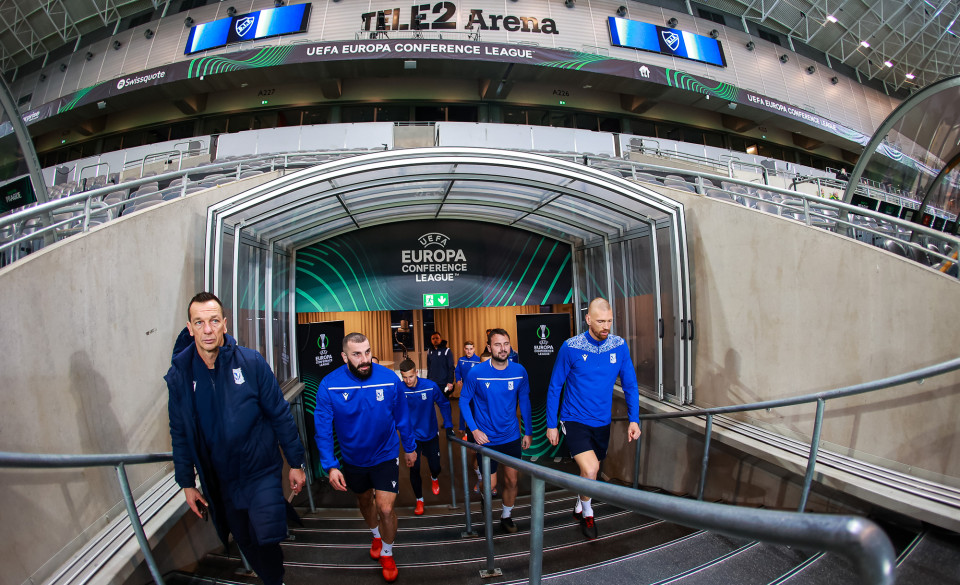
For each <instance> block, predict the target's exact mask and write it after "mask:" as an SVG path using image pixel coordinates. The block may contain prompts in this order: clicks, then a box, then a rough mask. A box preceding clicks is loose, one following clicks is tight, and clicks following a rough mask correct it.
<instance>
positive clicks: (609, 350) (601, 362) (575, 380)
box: [547, 298, 640, 539]
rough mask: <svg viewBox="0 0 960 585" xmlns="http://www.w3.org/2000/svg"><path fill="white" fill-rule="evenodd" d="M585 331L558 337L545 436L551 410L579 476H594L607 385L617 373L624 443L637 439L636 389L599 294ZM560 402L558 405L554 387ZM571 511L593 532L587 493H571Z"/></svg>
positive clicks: (601, 450) (555, 437)
mask: <svg viewBox="0 0 960 585" xmlns="http://www.w3.org/2000/svg"><path fill="white" fill-rule="evenodd" d="M586 321H587V331H586V332H584V333H581V334H580V335H577V336H575V337H571V338H570V339H568V340H566V341H564V342H563V345H562V346H560V351H559V352H557V361H556V362H555V363H554V365H553V374H552V375H551V376H550V386H549V387H548V388H547V439H548V440H549V441H550V443H551V444H553V445H556V444H557V443H558V442H559V441H560V434H559V432H558V431H557V411H558V410H559V411H560V417H559V420H560V425H561V426H562V427H563V429H564V434H565V435H566V438H567V445H568V446H569V447H570V454H571V455H573V458H574V460H575V461H576V462H577V465H578V466H579V467H580V477H585V478H587V479H594V480H595V479H597V473H598V472H599V470H600V462H601V461H603V458H604V457H606V455H607V445H608V444H609V443H610V419H611V409H612V407H613V386H614V384H615V383H616V381H617V378H618V377H619V378H620V387H621V388H623V397H624V399H625V400H626V403H627V418H628V419H629V420H630V424H629V426H628V427H627V442H628V443H629V442H630V441H633V440H635V439H639V438H640V394H639V390H638V388H637V374H636V372H635V371H634V369H633V360H631V359H630V349H629V348H628V347H627V343H626V342H625V341H624V340H623V338H622V337H617V336H616V335H610V327H611V326H612V325H613V311H612V310H611V308H610V303H609V302H607V301H606V300H605V299H601V298H596V299H594V300H593V301H591V302H590V306H589V307H588V310H587V317H586ZM564 385H566V390H565V391H564V392H563V404H560V392H561V390H563V388H564ZM573 514H574V516H577V517H578V518H579V519H580V528H581V530H582V531H583V534H584V536H586V537H587V538H588V539H594V538H596V537H597V527H596V524H595V522H594V520H593V507H592V504H591V501H590V498H589V497H588V496H584V495H581V496H580V497H578V498H577V503H576V506H575V507H574V512H573Z"/></svg>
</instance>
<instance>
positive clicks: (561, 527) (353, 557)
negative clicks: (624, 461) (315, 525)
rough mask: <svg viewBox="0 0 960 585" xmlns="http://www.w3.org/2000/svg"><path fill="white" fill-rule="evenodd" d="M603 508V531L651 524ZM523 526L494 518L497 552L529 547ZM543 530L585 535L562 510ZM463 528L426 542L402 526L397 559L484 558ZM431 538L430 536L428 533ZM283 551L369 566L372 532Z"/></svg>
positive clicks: (322, 561) (551, 534) (561, 537)
mask: <svg viewBox="0 0 960 585" xmlns="http://www.w3.org/2000/svg"><path fill="white" fill-rule="evenodd" d="M600 511H601V509H600V507H599V506H598V509H597V512H598V516H597V526H598V527H599V529H600V530H601V531H604V532H605V533H606V532H610V533H617V532H622V531H624V530H630V529H634V528H636V527H638V526H643V525H647V524H650V523H651V522H652V520H650V519H649V518H646V517H644V516H640V515H638V514H634V513H632V512H624V511H622V510H618V509H615V508H612V506H608V507H605V508H604V509H603V515H602V516H600V515H599V513H600ZM517 524H518V526H519V528H520V530H519V531H518V532H517V533H515V534H504V533H502V532H501V530H500V526H499V525H500V519H499V518H498V517H497V518H495V520H494V537H493V540H494V548H495V550H496V553H497V554H508V553H512V552H517V551H521V550H524V549H526V548H528V547H529V540H530V538H529V527H530V523H529V520H527V519H518V520H517ZM551 524H552V525H551V526H545V528H544V531H543V538H544V546H549V545H551V544H568V543H571V542H579V541H580V540H582V539H583V537H582V535H581V534H580V524H579V522H577V521H576V520H575V519H574V518H573V517H572V516H570V515H567V514H563V518H562V519H558V520H557V521H556V522H551ZM476 528H477V532H478V533H480V535H481V536H482V534H483V526H482V525H481V526H477V527H476ZM462 530H463V529H462V528H459V529H457V530H455V531H451V532H448V533H447V534H449V535H452V536H453V538H448V539H429V540H428V541H427V542H417V541H411V540H410V538H408V535H406V534H405V532H404V530H403V529H402V528H401V529H400V531H399V532H398V534H397V540H396V544H397V548H396V549H395V550H396V555H397V559H398V560H400V559H403V560H404V561H405V562H408V563H409V562H411V561H412V559H422V560H423V561H424V562H427V563H430V562H448V561H450V562H459V561H463V560H469V559H471V558H477V559H480V558H483V555H484V554H485V549H484V548H483V547H484V544H483V542H484V541H483V539H481V538H460V533H461V532H462ZM428 538H429V536H428ZM282 546H283V554H284V558H285V559H286V560H287V562H290V563H303V564H308V565H314V566H317V567H328V566H344V565H358V566H361V567H363V566H366V564H367V562H368V561H369V556H368V554H367V551H368V549H369V548H370V532H369V531H368V532H367V533H366V535H363V539H362V540H361V541H360V542H359V543H356V544H344V543H342V542H341V543H329V544H313V543H309V542H303V541H301V540H300V539H298V540H296V541H293V542H284V543H283V545H282Z"/></svg>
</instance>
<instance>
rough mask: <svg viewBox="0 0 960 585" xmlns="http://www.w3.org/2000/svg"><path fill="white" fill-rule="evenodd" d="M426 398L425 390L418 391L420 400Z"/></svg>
mask: <svg viewBox="0 0 960 585" xmlns="http://www.w3.org/2000/svg"><path fill="white" fill-rule="evenodd" d="M426 399H427V393H426V392H421V393H420V400H426Z"/></svg>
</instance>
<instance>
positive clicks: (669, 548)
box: [504, 532, 745, 585]
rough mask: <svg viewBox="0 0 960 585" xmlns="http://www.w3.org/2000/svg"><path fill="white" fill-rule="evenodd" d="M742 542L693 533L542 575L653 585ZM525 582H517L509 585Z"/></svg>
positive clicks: (567, 584) (559, 584)
mask: <svg viewBox="0 0 960 585" xmlns="http://www.w3.org/2000/svg"><path fill="white" fill-rule="evenodd" d="M744 542H745V541H742V540H735V539H731V538H728V537H726V536H722V535H719V534H713V533H710V532H694V533H692V534H690V535H688V536H685V537H682V538H679V539H677V540H674V541H671V542H667V543H664V544H662V545H660V546H655V547H652V548H649V549H647V550H643V551H640V552H632V553H630V554H627V555H625V556H622V557H617V558H612V559H610V560H607V561H604V562H600V563H593V564H589V565H584V566H581V567H577V568H575V569H571V570H568V571H564V572H552V573H550V574H549V575H545V579H549V583H550V585H582V584H583V583H587V582H589V583H631V584H632V585H645V584H649V583H656V582H658V581H662V580H664V579H667V578H669V577H672V576H674V575H679V574H681V573H684V572H686V571H689V570H690V569H693V568H695V567H698V566H701V565H703V564H706V563H708V562H710V561H711V560H713V559H715V558H718V557H721V556H723V555H725V554H727V553H729V552H731V551H733V550H736V549H737V548H739V547H740V546H743V544H744ZM591 560H592V559H591ZM547 570H548V567H546V566H544V573H546V571H547ZM525 582H526V581H522V580H517V581H513V582H511V583H510V584H509V585H520V584H521V583H525ZM730 582H732V581H730ZM504 585H507V584H504Z"/></svg>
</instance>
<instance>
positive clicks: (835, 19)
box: [827, 14, 837, 24]
mask: <svg viewBox="0 0 960 585" xmlns="http://www.w3.org/2000/svg"><path fill="white" fill-rule="evenodd" d="M827 20H829V21H830V22H832V23H834V24H836V22H837V17H836V16H834V15H832V14H828V15H827Z"/></svg>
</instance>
